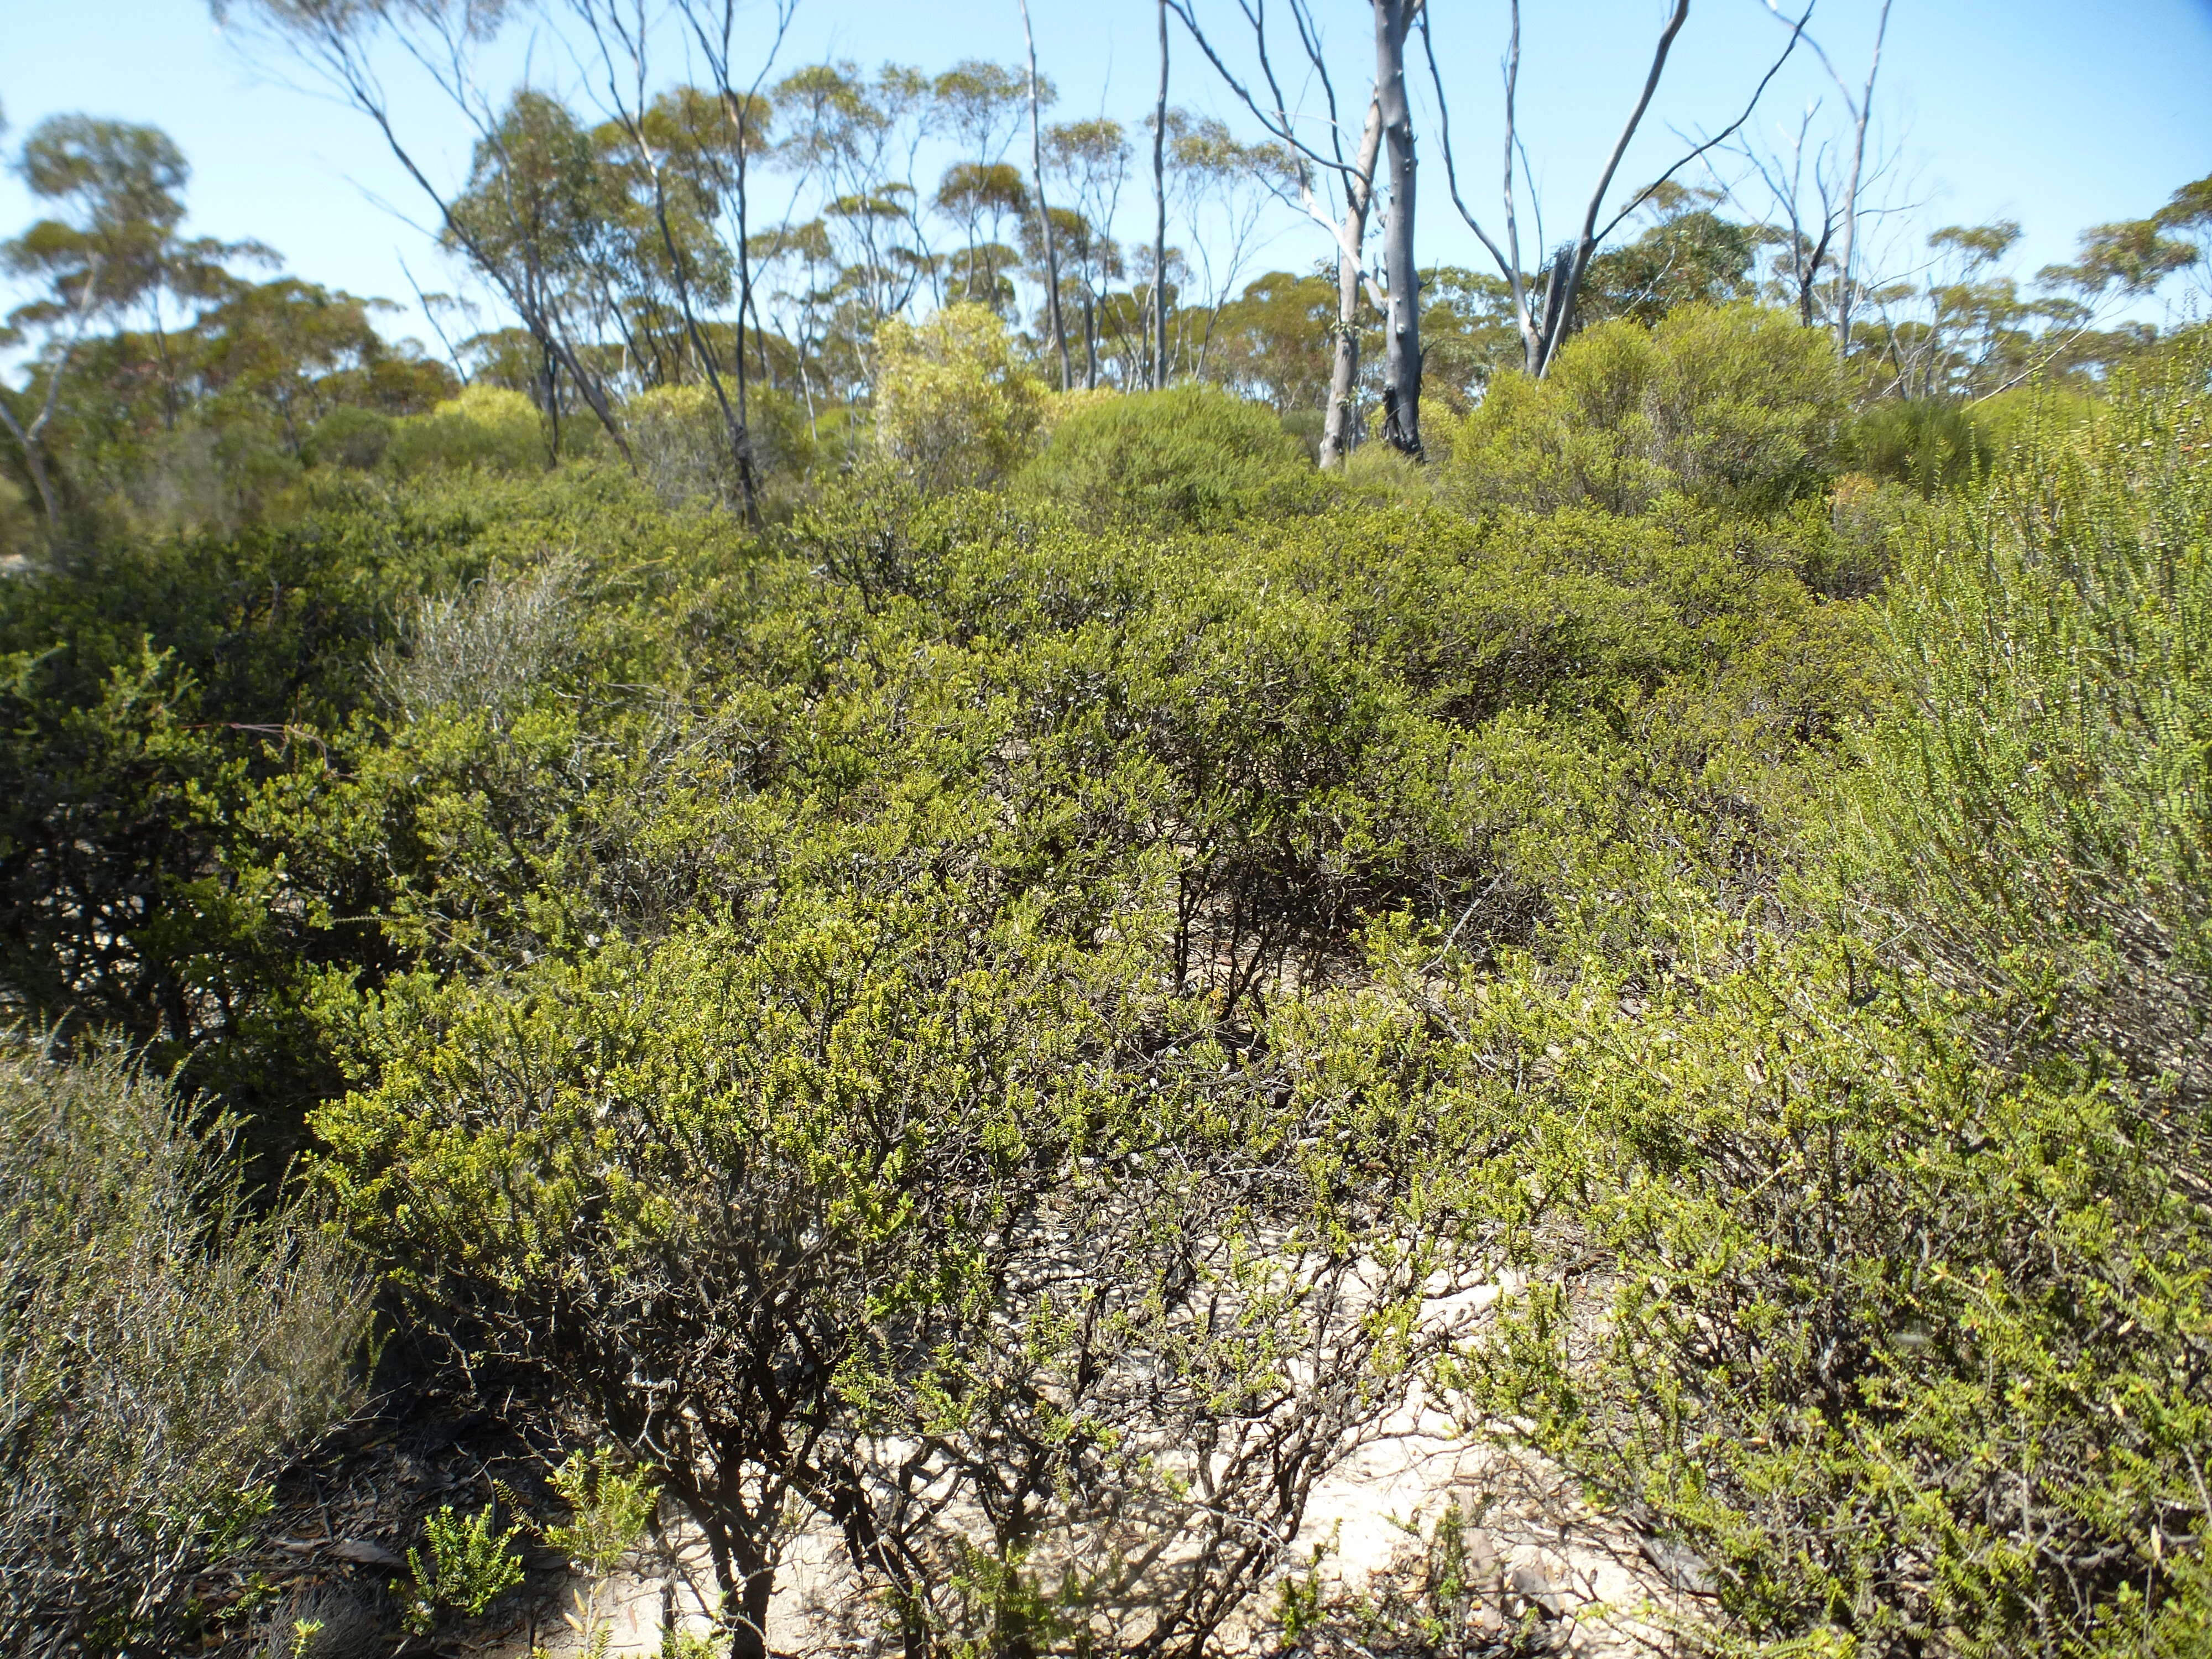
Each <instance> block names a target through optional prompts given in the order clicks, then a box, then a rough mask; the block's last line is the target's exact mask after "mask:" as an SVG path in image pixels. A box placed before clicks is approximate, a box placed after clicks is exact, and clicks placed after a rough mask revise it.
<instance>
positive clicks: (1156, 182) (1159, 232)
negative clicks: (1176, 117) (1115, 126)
mask: <svg viewBox="0 0 2212 1659" xmlns="http://www.w3.org/2000/svg"><path fill="white" fill-rule="evenodd" d="M1152 200H1153V203H1154V204H1155V205H1156V206H1157V207H1158V210H1159V216H1158V219H1157V220H1155V221H1154V222H1153V226H1152V390H1153V391H1155V392H1164V391H1165V390H1166V389H1167V384H1168V0H1160V95H1159V100H1158V102H1157V103H1156V104H1155V105H1154V106H1153V107H1152Z"/></svg>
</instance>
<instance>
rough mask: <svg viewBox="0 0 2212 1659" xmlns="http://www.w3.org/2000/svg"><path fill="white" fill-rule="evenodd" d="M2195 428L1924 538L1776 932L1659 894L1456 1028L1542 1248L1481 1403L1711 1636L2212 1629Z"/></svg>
mask: <svg viewBox="0 0 2212 1659" xmlns="http://www.w3.org/2000/svg"><path fill="white" fill-rule="evenodd" d="M2208 404H2212V399H2208V397H2207V386H2206V375H2205V370H2204V361H2203V357H2202V356H2197V355H2195V354H2194V353H2191V352H2184V353H2181V354H2179V356H2177V357H2176V358H2175V359H2173V360H2172V361H2171V362H2169V363H2168V364H2167V365H2166V368H2164V369H2163V370H2162V371H2161V372H2160V374H2156V375H2154V376H2152V377H2150V378H2149V379H2148V380H2147V381H2146V383H2144V384H2141V385H2137V386H2124V387H2123V388H2122V389H2121V391H2120V392H2119V394H2118V396H2117V397H2116V399H2115V401H2114V403H2113V404H2112V406H2111V407H2110V408H2109V409H2108V410H2106V411H2105V412H2103V413H2102V414H2101V415H2100V416H2099V417H2098V418H2097V419H2096V421H2095V422H2093V425H2092V427H2091V428H2089V429H2088V430H2087V431H2086V432H2084V433H2081V434H2078V435H2075V436H2074V437H2072V438H2070V439H2066V440H2063V441H2057V442H2054V443H2053V444H2051V445H2050V446H2049V447H2045V448H2042V449H2040V450H2038V451H2022V452H2021V453H2017V454H2016V455H2015V457H2014V459H2013V460H2012V462H2011V464H2010V465H2009V467H2008V470H2005V471H2001V472H2000V473H1999V474H1998V475H1997V477H1996V478H1995V479H1994V480H1993V482H1992V483H1990V486H1989V487H1988V489H1986V491H1985V492H1984V493H1982V494H1980V495H1976V496H1972V497H1969V498H1966V499H1965V500H1963V501H1958V502H1956V503H1954V504H1953V505H1952V506H1951V507H1948V508H1947V509H1945V510H1942V511H1940V512H1936V513H1927V514H1923V515H1921V516H1918V517H1916V518H1915V519H1913V520H1911V526H1910V529H1911V533H1910V534H1909V535H1908V537H1907V538H1906V542H1905V550H1904V552H1903V555H1902V557H1901V562H1900V564H1899V569H1898V571H1897V574H1896V575H1895V577H1894V579H1893V582H1892V585H1891V586H1890V589H1889V592H1888V594H1887V605H1886V610H1887V631H1888V644H1889V649H1888V651H1887V653H1886V654H1887V662H1886V664H1885V665H1884V666H1885V671H1886V674H1887V677H1889V678H1892V679H1893V681H1894V682H1895V683H1896V684H1899V685H1900V686H1901V687H1903V688H1904V690H1905V692H1906V694H1907V696H1906V697H1905V700H1904V701H1903V702H1902V704H1901V706H1899V707H1897V708H1895V709H1894V711H1893V712H1892V713H1889V714H1886V715H1885V716H1884V717H1882V718H1880V719H1878V720H1875V721H1874V722H1871V723H1870V724H1871V729H1870V730H1869V732H1867V734H1866V737H1865V739H1864V741H1863V745H1862V746H1861V747H1860V749H1859V751H1858V757H1857V758H1858V762H1859V763H1858V764H1857V766H1856V767H1855V768H1853V769H1850V770H1848V771H1845V772H1844V773H1842V774H1841V775H1839V776H1838V778H1836V779H1834V780H1832V781H1829V782H1828V783H1826V785H1825V786H1824V787H1822V788H1821V789H1820V790H1819V791H1818V792H1816V793H1815V796H1814V810H1813V811H1810V812H1808V814H1807V815H1806V821H1807V822H1808V823H1818V822H1819V821H1820V819H1821V818H1822V817H1826V816H1830V815H1832V816H1833V817H1835V818H1837V819H1839V820H1841V822H1842V830H1843V832H1842V834H1841V835H1840V836H1835V835H1833V834H1832V833H1830V832H1823V834H1822V835H1821V836H1820V837H1819V838H1818V839H1816V840H1815V841H1814V843H1813V845H1812V846H1811V847H1810V848H1808V849H1807V851H1806V854H1805V856H1804V860H1803V862H1802V865H1801V866H1800V867H1799V868H1798V870H1797V871H1796V874H1795V875H1794V876H1793V877H1792V878H1791V879H1790V882H1789V883H1788V884H1787V890H1788V891H1789V892H1790V894H1791V895H1792V896H1794V899H1795V901H1796V902H1795V904H1794V905H1792V906H1790V907H1789V908H1778V909H1777V910H1776V912H1775V914H1774V918H1773V921H1772V922H1771V923H1770V924H1767V925H1754V924H1753V922H1752V921H1751V920H1750V918H1749V916H1747V914H1746V913H1745V912H1743V911H1741V910H1734V911H1732V910H1730V909H1729V908H1727V907H1721V908H1716V907H1715V906H1714V905H1713V904H1712V903H1711V896H1710V894H1709V891H1700V890H1699V885H1697V884H1681V883H1680V881H1679V880H1678V879H1670V880H1668V882H1667V883H1666V884H1664V885H1662V886H1657V887H1655V888H1648V889H1647V890H1646V896H1645V897H1644V899H1643V900H1642V901H1641V902H1640V903H1639V904H1638V917H1637V921H1636V925H1637V927H1638V930H1639V933H1640V937H1639V936H1638V933H1630V934H1628V935H1627V937H1628V938H1629V939H1630V940H1631V941H1632V948H1631V949H1626V950H1621V949H1615V950H1613V951H1607V952H1602V953H1599V952H1591V953H1587V954H1584V955H1583V956H1582V957H1581V958H1580V960H1579V961H1578V962H1577V963H1573V964H1569V963H1565V962H1559V963H1554V964H1553V965H1548V966H1547V965H1546V964H1545V963H1541V962H1540V961H1534V960H1524V961H1521V962H1517V963H1513V964H1511V965H1510V972H1509V973H1507V974H1505V975H1501V976H1500V978H1499V979H1498V981H1492V982H1489V983H1482V984H1475V983H1469V984H1467V985H1464V986H1463V987H1462V989H1461V991H1460V992H1459V993H1458V994H1457V996H1456V997H1452V998H1447V999H1446V1000H1445V1003H1444V1005H1443V1012H1442V1014H1441V1016H1440V1017H1441V1018H1446V1019H1448V1020H1449V1021H1450V1022H1451V1023H1452V1024H1453V1026H1454V1029H1455V1030H1462V1031H1465V1032H1467V1033H1468V1036H1467V1037H1466V1039H1465V1040H1466V1042H1467V1043H1468V1048H1470V1050H1471V1051H1472V1052H1473V1053H1474V1054H1478V1055H1480V1057H1481V1058H1480V1066H1482V1067H1484V1068H1486V1070H1487V1071H1489V1072H1491V1073H1504V1072H1514V1073H1516V1074H1525V1075H1528V1076H1529V1077H1531V1078H1533V1079H1535V1081H1534V1086H1533V1087H1532V1088H1530V1089H1528V1090H1527V1091H1522V1092H1521V1094H1520V1095H1519V1097H1518V1098H1519V1100H1520V1102H1521V1103H1522V1105H1523V1107H1524V1108H1525V1109H1528V1111H1529V1112H1530V1113H1531V1114H1532V1115H1531V1118H1530V1122H1531V1125H1532V1139H1531V1142H1530V1143H1529V1145H1528V1146H1527V1147H1526V1148H1525V1149H1524V1151H1523V1152H1522V1167H1523V1170H1524V1171H1525V1176H1524V1178H1525V1179H1526V1180H1527V1181H1528V1182H1529V1183H1530V1188H1531V1190H1533V1191H1540V1192H1541V1193H1542V1194H1546V1197H1545V1198H1544V1200H1541V1203H1540V1205H1539V1206H1538V1210H1537V1212H1536V1214H1535V1215H1534V1217H1532V1218H1531V1219H1533V1220H1534V1221H1536V1222H1537V1223H1538V1224H1540V1225H1538V1226H1537V1227H1536V1228H1535V1229H1534V1231H1532V1233H1531V1234H1530V1237H1531V1238H1532V1240H1533V1239H1534V1238H1537V1237H1542V1234H1543V1231H1545V1229H1546V1228H1547V1227H1548V1228H1552V1229H1556V1235H1555V1237H1554V1239H1553V1243H1552V1244H1551V1246H1550V1247H1548V1248H1546V1249H1534V1250H1532V1251H1531V1254H1530V1261H1529V1267H1530V1270H1531V1279H1530V1288H1529V1290H1528V1292H1527V1293H1526V1294H1525V1295H1523V1296H1521V1297H1517V1298H1516V1300H1515V1302H1514V1304H1512V1307H1511V1310H1510V1317H1509V1319H1508V1320H1507V1322H1506V1324H1505V1326H1504V1330H1503V1332H1502V1336H1501V1340H1500V1341H1499V1342H1498V1344H1497V1345H1495V1346H1492V1347H1490V1348H1488V1349H1486V1350H1484V1351H1481V1352H1479V1353H1478V1354H1477V1355H1476V1356H1475V1358H1474V1364H1473V1365H1472V1367H1471V1369H1470V1370H1469V1372H1468V1374H1467V1376H1468V1381H1469V1383H1470V1384H1471V1400H1470V1403H1471V1405H1472V1406H1473V1407H1474V1410H1475V1411H1477V1412H1478V1413H1495V1414H1498V1415H1500V1416H1504V1415H1512V1416H1515V1417H1517V1418H1519V1419H1521V1420H1522V1422H1523V1423H1524V1424H1526V1425H1529V1426H1530V1431H1531V1432H1532V1434H1533V1435H1534V1438H1535V1440H1536V1441H1537V1443H1539V1444H1541V1446H1542V1447H1543V1448H1544V1449H1547V1451H1549V1452H1550V1453H1551V1454H1552V1455H1554V1456H1555V1457H1557V1458H1559V1460H1560V1461H1561V1462H1564V1463H1565V1465H1566V1466H1567V1468H1569V1469H1570V1470H1571V1471H1572V1472H1573V1473H1574V1474H1577V1475H1578V1476H1579V1477H1580V1478H1582V1479H1583V1480H1584V1481H1585V1482H1586V1483H1587V1484H1588V1485H1589V1486H1590V1487H1591V1489H1593V1490H1594V1491H1595V1492H1597V1493H1599V1494H1601V1497H1602V1498H1603V1499H1604V1500H1605V1501H1606V1502H1607V1503H1608V1504H1610V1505H1612V1506H1613V1507H1614V1508H1616V1509H1617V1510H1619V1511H1620V1512H1621V1513H1622V1514H1624V1515H1625V1516H1626V1517H1627V1518H1628V1519H1629V1520H1630V1521H1631V1522H1632V1523H1633V1524H1635V1525H1636V1526H1637V1527H1638V1528H1639V1529H1641V1530H1643V1531H1644V1532H1645V1533H1646V1534H1649V1535H1651V1536H1653V1537H1655V1538H1656V1539H1658V1540H1661V1541H1665V1542H1668V1543H1670V1544H1672V1545H1674V1546H1676V1547H1680V1549H1681V1550H1684V1551H1686V1552H1687V1554H1686V1557H1685V1558H1683V1559H1686V1560H1687V1561H1689V1562H1690V1563H1691V1564H1692V1566H1693V1569H1694V1574H1695V1576H1696V1577H1699V1579H1700V1580H1702V1581H1703V1583H1704V1585H1705V1589H1706V1590H1707V1591H1708V1592H1709V1593H1710V1595H1711V1597H1712V1598H1713V1600H1712V1605H1713V1606H1714V1607H1716V1608H1717V1610H1718V1613H1719V1616H1720V1619H1721V1626H1722V1627H1721V1634H1722V1636H1723V1637H1724V1638H1729V1639H1739V1640H1741V1641H1742V1642H1744V1643H1746V1644H1750V1643H1753V1642H1763V1641H1776V1640H1784V1639H1794V1638H1808V1639H1809V1638H1820V1639H1823V1640H1829V1641H1832V1642H1839V1643H1844V1644H1850V1649H1851V1650H1853V1651H1856V1652H1857V1653H1860V1654H1862V1655H1866V1656H1876V1655H1882V1656H1887V1655H1899V1656H1903V1655H1921V1654H1927V1653H1931V1652H1932V1653H1944V1654H1961V1655H1964V1654H1981V1653H2002V1654H2008V1655H2011V1654H2033V1655H2039V1656H2049V1659H2061V1656H2067V1659H2072V1656H2088V1655H2103V1654H2109V1655H2114V1656H2117V1655H2118V1654H2122V1653H2130V1654H2133V1653H2148V1654H2154V1655H2172V1656H2180V1655H2183V1654H2195V1653H2200V1652H2202V1651H2203V1641H2204V1640H2205V1638H2206V1635H2207V1632H2208V1631H2212V1596H2208V1588H2212V1582H2209V1581H2208V1576H2207V1571H2206V1565H2205V1564H2206V1552H2207V1547H2208V1544H2212V1498H2208V1497H2207V1491H2206V1484H2205V1480H2206V1472H2205V1468H2204V1462H2203V1447H2204V1446H2205V1445H2206V1444H2207V1443H2212V1265H2208V1264H2212V1204H2208V1201H2207V1200H2208V1197H2212V1134H2208V1129H2207V1120H2206V1115H2205V1114H2206V1110H2207V1104H2208V1101H2212V1067H2208V1066H2207V1063H2206V1059H2205V1056H2206V1054H2207V1053H2208V1048H2207V1043H2206V1040H2205V1024H2206V1020H2207V1016H2208V1012H2212V994H2208V984H2212V981H2208V977H2207V969H2208V965H2212V952H2208V944H2212V934H2208V917H2212V870H2208V867H2207V852H2208V849H2212V836H2208V829H2212V816H2208V812H2207V807H2206V800H2207V794H2206V791H2205V781H2206V778H2207V775H2208V767H2212V671H2208V661H2212V659H2208V656H2207V653H2206V649H2205V642H2206V641H2208V640H2212V577H2208V572H2212V469H2208V468H2207V467H2206V466H2205V465H2204V463H2203V453H2204V452H2203V434H2204V433H2205V432H2206V430H2207V426H2208ZM1676 867H1677V868H1679V867H1680V866H1676ZM1516 1055H1517V1056H1518V1058H1517V1059H1516V1058H1515V1056H1516ZM1522 1067H1526V1068H1527V1069H1526V1072H1525V1073H1521V1069H1520V1068H1522ZM1576 1262H1580V1263H1583V1264H1584V1265H1585V1266H1598V1267H1600V1274H1599V1275H1597V1277H1600V1278H1601V1279H1602V1281H1603V1282H1602V1283H1601V1284H1596V1285H1589V1287H1588V1288H1584V1289H1581V1290H1577V1288H1576V1284H1577V1280H1576V1278H1575V1273H1579V1272H1580V1271H1582V1269H1580V1268H1577V1269H1575V1273H1571V1272H1570V1271H1569V1267H1570V1264H1572V1263H1576Z"/></svg>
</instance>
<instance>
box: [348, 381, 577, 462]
mask: <svg viewBox="0 0 2212 1659" xmlns="http://www.w3.org/2000/svg"><path fill="white" fill-rule="evenodd" d="M545 443H546V440H545V432H544V422H542V421H541V420H540V419H539V418H538V410H536V409H535V408H534V407H532V404H531V402H530V399H529V398H526V397H524V396H523V395H522V394H521V393H520V392H503V391H501V390H499V389H498V388H496V387H494V386H468V387H465V389H464V390H463V391H462V392H461V394H460V395H459V397H457V398H453V399H451V400H449V401H448V402H446V403H442V404H439V405H438V406H437V407H436V408H435V409H434V410H431V411H430V412H429V413H428V414H427V415H416V416H409V417H408V418H406V419H404V420H400V421H395V422H393V423H392V432H391V437H390V439H389V441H388V442H387V444H386V449H385V454H386V459H389V460H390V462H391V464H392V465H393V466H394V467H395V468H397V469H398V471H400V472H402V473H410V474H411V473H417V472H426V471H433V470H437V469H455V470H458V469H462V468H471V467H472V468H477V469H481V470H483V471H493V472H518V473H519V472H530V471H542V470H543V469H544V465H545V455H546V451H545Z"/></svg>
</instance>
